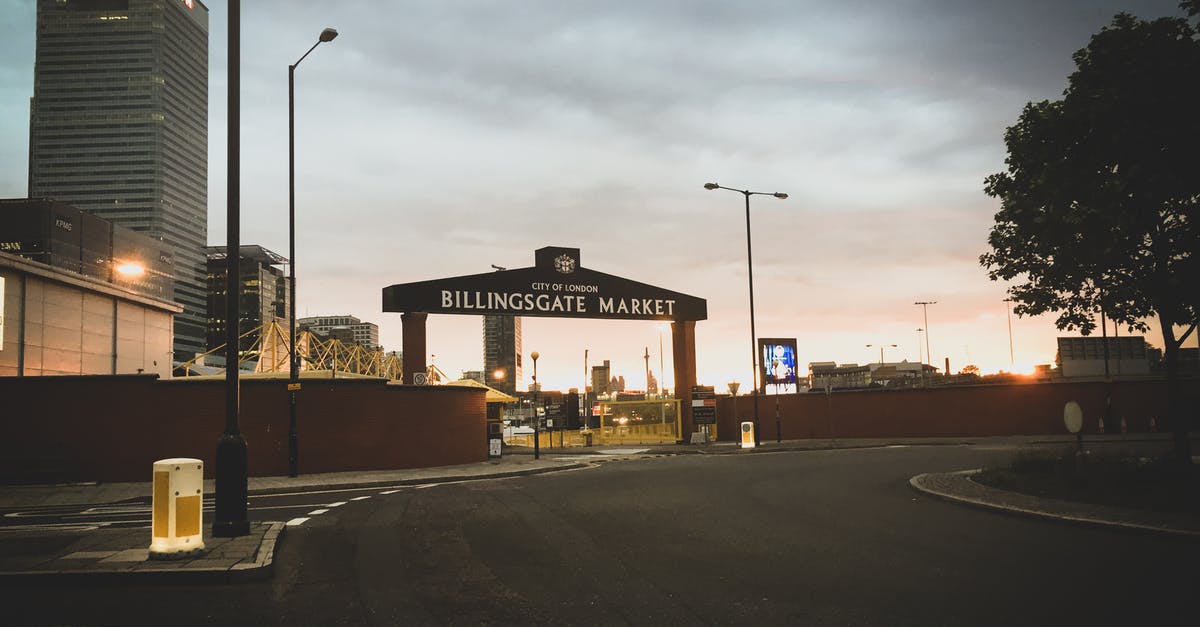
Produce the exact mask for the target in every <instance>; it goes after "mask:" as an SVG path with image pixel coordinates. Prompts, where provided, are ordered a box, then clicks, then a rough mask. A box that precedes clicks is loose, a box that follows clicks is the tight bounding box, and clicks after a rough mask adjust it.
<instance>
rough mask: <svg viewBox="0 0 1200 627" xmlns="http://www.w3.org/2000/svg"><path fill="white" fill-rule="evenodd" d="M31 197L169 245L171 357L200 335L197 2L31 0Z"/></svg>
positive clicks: (204, 153) (202, 93)
mask: <svg viewBox="0 0 1200 627" xmlns="http://www.w3.org/2000/svg"><path fill="white" fill-rule="evenodd" d="M29 196H30V197H31V198H51V199H54V200H58V201H61V202H65V203H69V204H71V205H74V206H75V207H78V208H79V209H82V210H84V211H86V212H89V213H91V214H94V215H96V216H99V217H101V218H104V219H106V220H109V221H111V222H113V223H114V224H118V225H121V226H125V227H128V228H130V229H132V230H135V231H140V232H143V233H145V234H146V235H149V236H151V237H153V238H154V239H156V240H158V241H159V242H160V243H161V244H160V245H161V246H163V248H164V249H165V250H167V251H169V253H168V254H167V255H165V260H166V261H168V262H169V263H171V264H172V267H171V272H170V273H171V275H172V276H173V278H174V281H175V295H174V299H175V301H176V302H177V303H179V304H180V305H181V306H182V308H183V310H182V313H180V314H178V315H176V317H175V323H174V327H175V339H174V353H175V359H178V360H185V359H189V358H191V357H192V356H194V354H195V353H198V352H202V351H203V350H204V344H205V318H206V314H207V312H206V310H205V305H206V295H205V281H204V276H205V272H204V271H205V257H204V255H205V252H204V246H205V244H206V243H207V239H208V9H207V7H205V6H204V5H203V4H202V3H201V2H199V1H197V0H37V44H36V53H35V66H34V85H33V97H32V99H31V100H30V121H29Z"/></svg>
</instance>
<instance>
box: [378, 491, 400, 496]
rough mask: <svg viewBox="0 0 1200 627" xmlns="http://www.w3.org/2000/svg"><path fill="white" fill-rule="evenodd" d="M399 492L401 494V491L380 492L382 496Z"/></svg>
mask: <svg viewBox="0 0 1200 627" xmlns="http://www.w3.org/2000/svg"><path fill="white" fill-rule="evenodd" d="M397 492H399V490H384V491H383V492H380V493H379V494H381V495H382V494H395V493H397Z"/></svg>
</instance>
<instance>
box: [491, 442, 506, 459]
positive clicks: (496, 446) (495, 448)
mask: <svg viewBox="0 0 1200 627" xmlns="http://www.w3.org/2000/svg"><path fill="white" fill-rule="evenodd" d="M502 442H504V440H501V439H500V438H491V439H489V440H488V457H500V450H501V443H502Z"/></svg>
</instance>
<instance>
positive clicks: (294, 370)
mask: <svg viewBox="0 0 1200 627" xmlns="http://www.w3.org/2000/svg"><path fill="white" fill-rule="evenodd" d="M335 37H337V31H336V30H334V29H332V28H326V29H325V30H323V31H321V35H320V37H318V38H317V43H315V44H313V45H312V48H309V49H308V52H305V53H304V56H302V57H300V61H303V60H304V57H307V56H308V54H309V52H312V51H313V50H315V49H316V48H317V46H319V45H321V43H322V42H326V41H333V39H334V38H335ZM300 61H296V62H295V63H293V64H291V65H289V66H288V291H289V294H288V300H289V301H290V302H289V303H288V310H289V311H288V340H289V342H290V344H288V476H290V477H295V476H296V475H298V474H299V473H300V464H299V461H298V454H299V444H298V442H297V436H296V391H297V390H299V389H300V353H299V351H297V350H296V66H298V65H300Z"/></svg>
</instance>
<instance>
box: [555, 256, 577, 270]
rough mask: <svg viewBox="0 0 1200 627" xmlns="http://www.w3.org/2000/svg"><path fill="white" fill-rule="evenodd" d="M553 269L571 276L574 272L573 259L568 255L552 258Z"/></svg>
mask: <svg viewBox="0 0 1200 627" xmlns="http://www.w3.org/2000/svg"><path fill="white" fill-rule="evenodd" d="M554 269H555V270H558V271H559V272H560V273H562V274H571V273H572V272H574V271H575V259H574V258H573V257H571V256H570V255H559V256H557V257H555V258H554Z"/></svg>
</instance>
